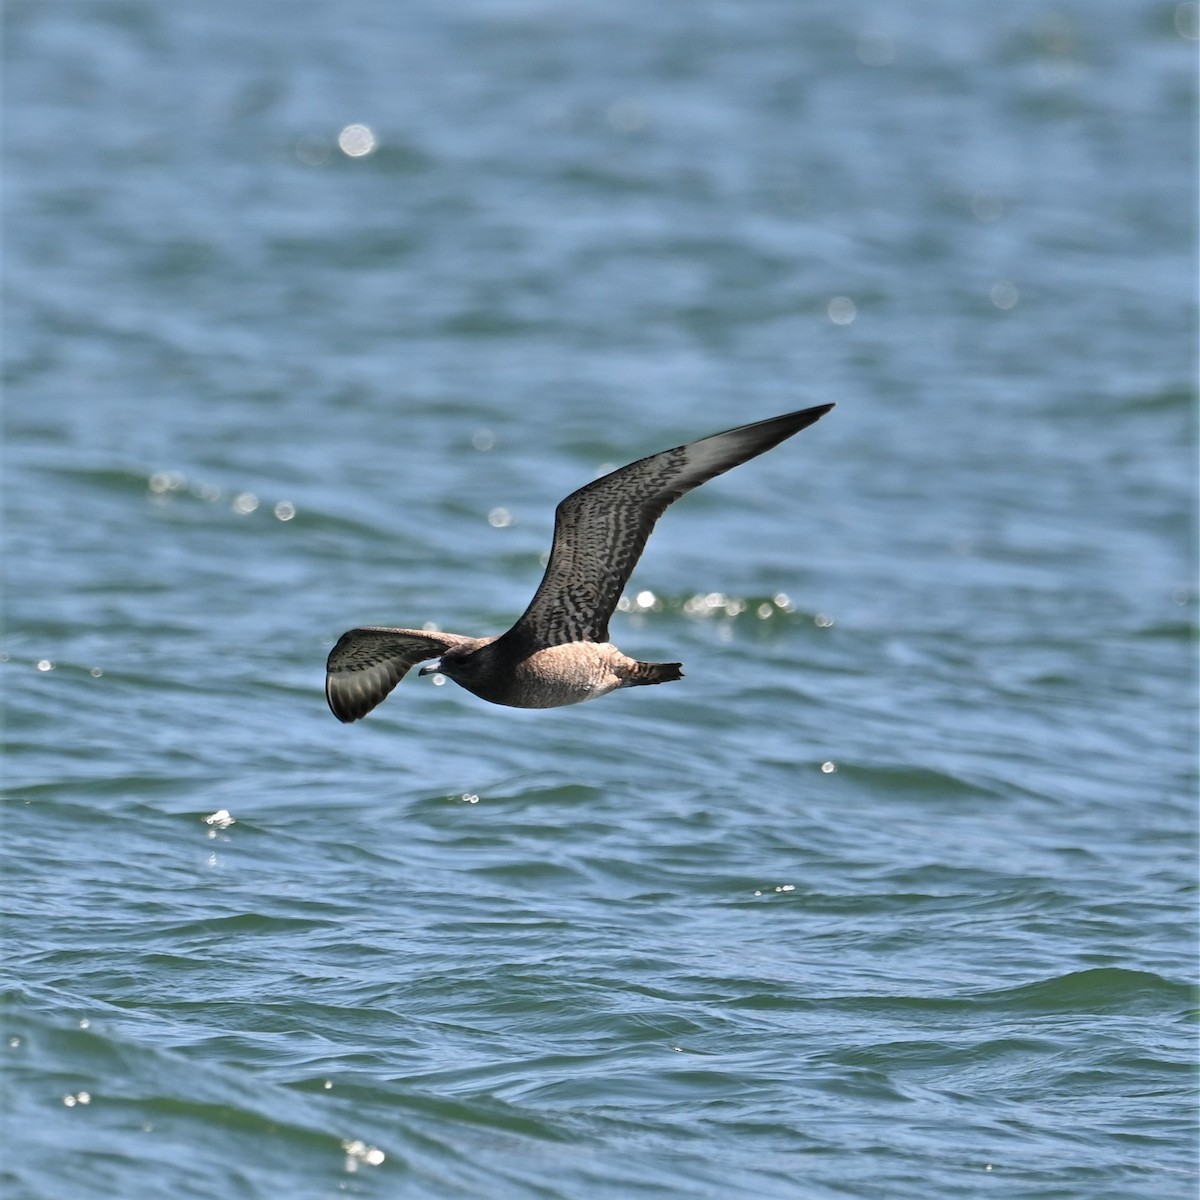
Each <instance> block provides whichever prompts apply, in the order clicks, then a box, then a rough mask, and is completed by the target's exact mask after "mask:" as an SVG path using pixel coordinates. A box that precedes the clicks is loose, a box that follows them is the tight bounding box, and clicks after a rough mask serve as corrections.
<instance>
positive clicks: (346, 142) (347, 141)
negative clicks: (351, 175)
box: [338, 125, 377, 158]
mask: <svg viewBox="0 0 1200 1200" xmlns="http://www.w3.org/2000/svg"><path fill="white" fill-rule="evenodd" d="M376 145H377V143H376V140H375V134H374V132H373V131H372V130H371V128H370V127H369V126H367V125H347V126H346V128H345V129H343V130H342V132H341V133H339V134H338V149H339V150H341V152H342V153H343V154H344V155H346V156H347V157H348V158H364V157H366V155H368V154H370V153H372V152H373V151H374V150H375V148H376Z"/></svg>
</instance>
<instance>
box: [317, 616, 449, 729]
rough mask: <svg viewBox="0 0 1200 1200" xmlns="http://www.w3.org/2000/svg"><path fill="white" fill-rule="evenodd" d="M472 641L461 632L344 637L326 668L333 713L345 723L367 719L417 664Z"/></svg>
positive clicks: (374, 629)
mask: <svg viewBox="0 0 1200 1200" xmlns="http://www.w3.org/2000/svg"><path fill="white" fill-rule="evenodd" d="M471 640H472V639H471V638H466V637H462V636H461V635H459V634H456V633H429V632H427V631H425V630H423V629H387V628H384V627H381V626H367V627H364V628H362V629H351V630H350V631H349V632H348V633H343V634H342V636H341V637H340V638H338V640H337V645H335V646H334V648H333V649H332V650H331V651H330V652H329V658H328V660H327V661H326V664H325V699H326V700H327V701H328V702H329V708H330V711H331V712H332V713H333V715H334V716H335V717H337V719H338V720H339V721H343V722H346V723H349V722H350V721H357V720H358V719H359V718H360V717H365V716H366V715H367V713H369V712H370V711H371V709H373V708H374V707H375V706H376V705H377V704H379V703H380V701H382V700H383V699H384V698H385V697H386V696H387V694H388V693H389V692H390V691H391V690H392V688H394V687H395V686H396V684H398V683H399V682H400V680H401V679H403V678H404V676H405V675H406V674H407V673H408V672H409V670H410V669H411V668H412V667H414V666H416V664H417V663H419V662H423V661H424V660H425V659H427V658H438V657H439V656H440V655H441V654H442V652H443V651H444V650H447V649H448V648H449V647H451V646H457V645H459V644H460V643H461V642H469V641H471Z"/></svg>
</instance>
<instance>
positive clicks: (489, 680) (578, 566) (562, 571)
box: [325, 404, 833, 721]
mask: <svg viewBox="0 0 1200 1200" xmlns="http://www.w3.org/2000/svg"><path fill="white" fill-rule="evenodd" d="M832 407H833V405H832V404H822V405H819V406H817V407H815V408H807V409H804V410H802V411H800V412H795V413H787V414H785V415H784V416H781V417H772V418H770V419H769V420H766V421H758V422H756V423H754V424H752V425H742V426H740V427H739V428H737V429H730V430H727V431H725V432H724V433H718V434H714V435H713V436H712V437H707V438H702V439H701V440H700V441H696V442H692V443H690V444H688V445H686V446H676V447H675V448H674V449H671V450H664V451H662V452H661V453H659V454H652V455H650V456H649V457H648V458H643V459H639V460H638V461H637V462H635V463H630V464H629V466H626V467H621V468H620V469H619V470H616V471H613V472H612V473H611V474H608V475H605V476H603V477H602V478H600V479H597V480H595V481H594V482H592V483H590V484H587V485H586V486H584V487H582V488H580V489H579V490H578V491H576V492H572V493H571V495H570V496H568V497H567V498H566V499H565V500H564V501H563V502H562V503H561V504H560V505H559V506H558V509H557V512H556V514H555V523H554V546H553V549H552V550H551V552H550V560H549V562H548V563H547V565H546V573H545V575H544V576H543V578H542V582H541V584H540V585H539V587H538V590H537V592H536V593H535V594H534V597H533V599H532V600H531V601H530V603H529V607H528V608H527V609H526V610H525V612H524V613H523V614H522V616H521V617H520V619H519V620H518V621H517V622H516V624H515V625H513V627H512V628H511V629H509V630H508V631H507V632H506V633H503V634H501V635H500V636H499V637H491V638H471V637H464V636H463V635H461V634H453V633H439V632H432V631H429V630H423V629H399V628H384V627H378V626H376V627H364V628H359V629H351V630H350V631H349V632H348V633H344V634H343V635H342V636H341V637H340V638H339V639H338V642H337V644H336V645H335V646H334V648H333V650H332V651H330V654H329V661H328V663H327V664H326V677H325V696H326V699H327V700H328V701H329V707H330V709H331V710H332V711H333V714H334V716H336V717H337V718H338V720H340V721H357V720H358V719H359V718H360V717H363V716H366V714H367V713H368V712H370V711H371V709H372V708H374V707H375V706H376V705H377V704H379V703H380V701H382V700H383V699H384V698H385V697H386V696H387V694H388V693H389V692H390V691H391V690H392V688H394V687H395V686H396V684H397V683H399V682H400V680H401V679H402V678H403V677H404V675H405V674H406V673H407V672H408V671H409V670H410V668H412V667H413V666H415V665H416V664H417V663H419V662H424V661H426V660H428V659H435V658H436V659H438V660H439V661H438V663H437V665H436V666H435V667H426V668H424V669H423V670H422V671H421V674H423V675H424V674H428V673H430V672H432V671H436V672H437V673H439V674H441V675H445V676H446V677H447V678H449V679H453V680H454V681H455V682H456V683H458V684H459V685H461V686H462V687H464V688H466V689H467V691H469V692H472V693H474V694H475V695H476V696H479V697H480V698H481V699H483V700H488V701H490V702H491V703H493V704H502V705H507V706H509V707H513V708H557V707H560V706H562V705H566V704H579V703H581V702H582V701H584V700H592V699H595V698H596V697H597V696H604V695H607V694H608V693H609V692H612V691H615V690H616V689H617V688H625V687H639V686H643V685H646V684H653V683H667V682H670V681H671V680H675V679H679V678H681V677H682V675H683V671H682V669H681V664H679V663H644V662H639V661H637V660H636V659H633V658H630V657H629V656H628V655H625V654H622V653H621V651H620V650H618V649H617V647H616V646H614V645H613V644H612V643H611V642H610V641H609V640H608V621H609V618H610V617H611V616H612V613H613V610H614V609H615V608H616V605H617V601H618V599H619V598H620V595H621V591H622V589H623V588H624V586H625V584H626V582H627V581H628V579H629V575H630V573H631V572H632V571H633V568H634V566H635V565H636V564H637V560H638V558H639V557H640V556H641V553H642V549H643V547H644V546H645V544H646V539H647V538H648V537H649V536H650V532H651V530H652V529H653V528H654V524H655V522H656V521H657V520H658V518H659V517H660V516H661V515H662V513H663V512H664V511H665V510H666V508H667V506H668V505H669V504H670V503H671V502H672V501H673V500H676V499H678V498H679V497H680V496H682V495H684V494H685V493H686V492H689V491H691V490H692V489H693V488H695V487H698V486H699V485H700V484H702V483H704V482H705V481H706V480H709V479H711V478H713V476H715V475H720V474H721V473H722V472H724V471H728V470H729V469H730V468H732V467H735V466H737V465H738V464H739V463H743V462H745V461H746V460H747V459H749V458H753V457H754V456H755V455H758V454H762V453H763V452H764V451H766V450H769V449H770V448H771V447H772V446H775V445H778V443H779V442H781V441H783V440H784V439H785V438H787V437H790V436H791V435H792V434H793V433H797V432H799V431H800V430H801V429H804V428H805V427H806V426H808V425H811V424H812V423H813V422H814V421H817V420H819V419H820V418H821V417H823V416H824V415H825V414H826V413H827V412H828V411H829V410H830V409H831V408H832Z"/></svg>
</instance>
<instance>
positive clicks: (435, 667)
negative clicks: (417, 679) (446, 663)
mask: <svg viewBox="0 0 1200 1200" xmlns="http://www.w3.org/2000/svg"><path fill="white" fill-rule="evenodd" d="M441 669H442V660H441V659H440V658H439V659H438V660H437V662H435V663H430V664H429V666H427V667H422V668H421V669H420V670H419V671H418V672H417V674H418V675H436V674H437V673H438V672H439V671H440V670H441Z"/></svg>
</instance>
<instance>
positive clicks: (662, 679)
mask: <svg viewBox="0 0 1200 1200" xmlns="http://www.w3.org/2000/svg"><path fill="white" fill-rule="evenodd" d="M682 678H683V663H644V662H635V663H634V664H633V666H632V667H631V668H630V669H629V672H628V673H627V674H626V676H625V678H624V679H623V680H622V682H621V686H622V687H641V686H642V685H643V684H647V683H670V682H671V681H672V680H673V679H682Z"/></svg>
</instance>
